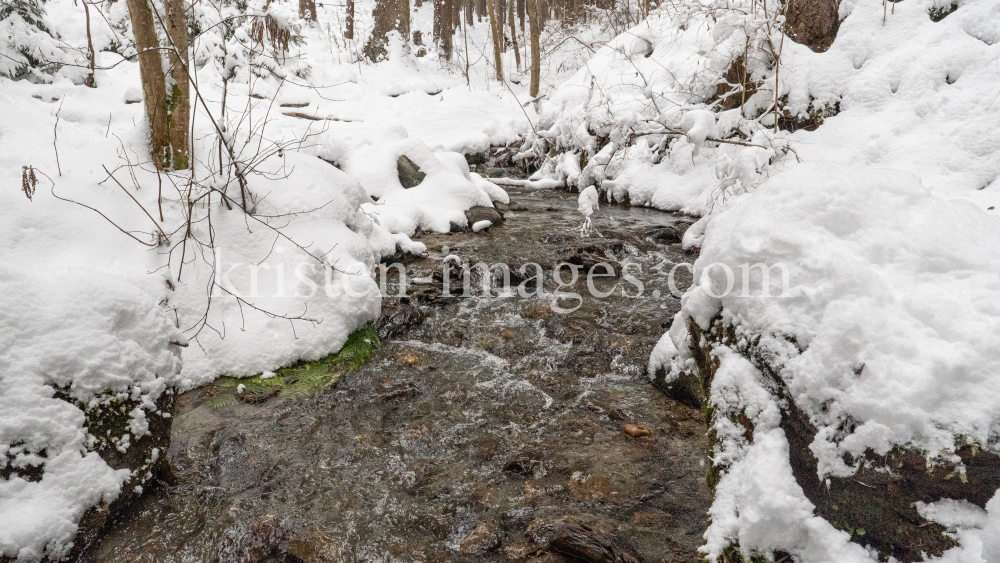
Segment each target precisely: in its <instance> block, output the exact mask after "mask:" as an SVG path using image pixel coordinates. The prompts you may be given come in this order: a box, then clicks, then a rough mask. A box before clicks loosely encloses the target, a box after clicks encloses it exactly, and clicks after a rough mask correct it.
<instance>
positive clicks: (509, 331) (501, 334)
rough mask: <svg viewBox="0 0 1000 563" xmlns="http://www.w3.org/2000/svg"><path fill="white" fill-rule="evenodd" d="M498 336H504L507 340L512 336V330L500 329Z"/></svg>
mask: <svg viewBox="0 0 1000 563" xmlns="http://www.w3.org/2000/svg"><path fill="white" fill-rule="evenodd" d="M500 337H501V338H506V339H508V340H509V339H511V338H514V331H511V330H505V331H502V332H501V333H500Z"/></svg>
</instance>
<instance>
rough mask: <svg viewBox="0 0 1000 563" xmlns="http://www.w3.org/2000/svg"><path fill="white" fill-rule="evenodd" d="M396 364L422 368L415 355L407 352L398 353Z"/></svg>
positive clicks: (421, 363)
mask: <svg viewBox="0 0 1000 563" xmlns="http://www.w3.org/2000/svg"><path fill="white" fill-rule="evenodd" d="M396 363H399V364H409V365H411V366H414V367H416V366H422V365H423V364H424V363H423V362H422V361H421V360H420V358H419V357H417V355H416V354H410V353H408V352H400V353H399V354H398V355H397V356H396Z"/></svg>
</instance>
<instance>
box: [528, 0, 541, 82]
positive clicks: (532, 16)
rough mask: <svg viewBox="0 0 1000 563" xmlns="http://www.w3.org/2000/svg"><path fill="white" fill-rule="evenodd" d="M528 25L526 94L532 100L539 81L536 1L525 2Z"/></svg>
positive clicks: (539, 49)
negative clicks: (528, 69)
mask: <svg viewBox="0 0 1000 563" xmlns="http://www.w3.org/2000/svg"><path fill="white" fill-rule="evenodd" d="M527 16H528V25H529V26H530V27H531V87H530V88H529V89H528V93H529V94H531V97H532V98H534V97H536V96H538V86H539V84H538V83H539V81H540V79H541V59H542V56H541V48H540V47H539V41H540V38H541V32H540V29H539V27H538V5H537V0H527Z"/></svg>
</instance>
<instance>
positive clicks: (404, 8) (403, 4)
mask: <svg viewBox="0 0 1000 563" xmlns="http://www.w3.org/2000/svg"><path fill="white" fill-rule="evenodd" d="M396 9H397V10H399V21H398V24H397V25H398V29H399V34H400V35H401V36H402V37H403V41H404V42H406V41H407V40H408V38H409V37H410V0H396Z"/></svg>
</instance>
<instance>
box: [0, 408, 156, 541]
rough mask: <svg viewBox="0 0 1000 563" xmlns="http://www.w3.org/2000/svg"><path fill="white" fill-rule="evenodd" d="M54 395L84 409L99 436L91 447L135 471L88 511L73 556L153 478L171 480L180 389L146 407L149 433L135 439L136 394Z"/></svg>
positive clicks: (116, 464) (90, 428)
mask: <svg viewBox="0 0 1000 563" xmlns="http://www.w3.org/2000/svg"><path fill="white" fill-rule="evenodd" d="M109 394H110V395H113V393H110V392H109ZM56 397H59V398H61V399H63V400H65V401H68V402H71V403H73V404H75V405H76V406H77V407H78V408H79V409H80V410H82V411H83V412H84V419H85V420H86V422H85V426H86V428H87V430H88V432H89V433H90V434H91V435H93V436H94V438H95V442H94V444H93V445H92V447H90V448H89V449H90V450H91V451H95V452H97V453H98V455H100V456H101V459H103V460H104V461H105V463H107V464H108V465H109V466H111V468H112V469H128V470H130V471H132V472H133V474H134V475H136V477H135V478H133V479H132V480H130V481H126V482H125V483H124V484H123V485H122V490H121V493H120V494H119V495H118V498H116V499H115V500H114V501H113V502H112V503H111V504H110V505H109V504H105V503H100V504H98V505H97V506H93V507H91V508H89V509H88V510H87V511H86V512H84V514H83V517H81V518H80V524H79V528H78V530H77V534H76V538H75V539H74V540H73V551H72V553H73V554H74V555H73V557H75V556H76V555H78V554H80V553H82V552H83V551H85V550H87V549H88V548H89V547H90V546H91V545H92V544H93V543H94V540H96V539H97V537H98V535H99V534H100V532H101V531H102V530H103V529H104V527H105V525H106V524H108V523H109V522H110V521H112V520H113V519H114V516H116V515H118V514H120V513H122V512H124V511H125V510H126V509H127V508H128V507H129V506H130V505H131V504H132V503H133V502H134V501H136V500H137V499H138V498H139V496H140V495H141V494H142V488H143V487H144V486H148V485H149V484H150V482H151V481H153V480H154V479H161V480H163V481H167V482H170V481H172V475H171V473H170V466H169V465H168V464H167V455H166V453H167V450H168V449H170V427H171V423H172V422H173V417H172V415H173V412H174V403H175V397H176V393H175V392H174V390H173V389H167V390H166V391H164V392H163V393H162V394H161V395H160V397H159V399H157V401H156V408H155V410H148V411H146V421H147V423H148V424H149V433H148V434H146V435H144V436H142V437H141V438H139V439H135V438H134V436H132V433H131V431H130V430H129V424H130V422H131V420H132V418H131V416H130V414H129V413H130V412H132V410H133V409H135V408H137V407H139V406H140V403H139V401H138V400H134V399H129V398H125V399H113V400H110V402H106V403H105V404H103V405H101V406H94V407H90V406H88V405H87V404H83V403H80V402H77V401H74V400H73V399H71V398H70V397H69V394H68V393H67V392H61V391H57V392H56ZM163 415H166V416H163ZM126 434H128V435H129V436H131V437H132V438H133V440H134V441H131V442H130V444H129V447H128V448H127V449H126V450H125V451H124V452H122V451H120V450H119V449H118V442H117V441H112V440H113V439H114V440H117V438H118V437H120V436H123V435H126ZM154 450H155V451H154ZM0 470H2V468H0ZM29 480H30V479H29ZM73 557H71V558H73Z"/></svg>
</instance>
